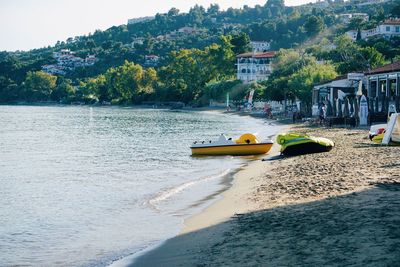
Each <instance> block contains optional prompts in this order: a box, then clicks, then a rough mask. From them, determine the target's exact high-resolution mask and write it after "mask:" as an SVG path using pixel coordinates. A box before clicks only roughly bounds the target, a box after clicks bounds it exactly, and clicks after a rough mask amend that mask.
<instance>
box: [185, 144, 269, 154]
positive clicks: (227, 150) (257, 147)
mask: <svg viewBox="0 0 400 267" xmlns="http://www.w3.org/2000/svg"><path fill="white" fill-rule="evenodd" d="M272 145H273V144H272V143H259V144H233V145H225V146H208V147H191V148H190V149H191V150H192V155H208V156H213V155H232V156H245V155H261V154H266V153H268V151H269V150H270V149H271V147H272Z"/></svg>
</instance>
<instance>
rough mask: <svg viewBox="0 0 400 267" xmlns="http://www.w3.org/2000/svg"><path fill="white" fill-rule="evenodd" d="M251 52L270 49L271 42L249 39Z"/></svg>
mask: <svg viewBox="0 0 400 267" xmlns="http://www.w3.org/2000/svg"><path fill="white" fill-rule="evenodd" d="M250 45H251V47H252V49H253V52H267V51H268V50H270V49H271V43H270V42H266V41H251V42H250Z"/></svg>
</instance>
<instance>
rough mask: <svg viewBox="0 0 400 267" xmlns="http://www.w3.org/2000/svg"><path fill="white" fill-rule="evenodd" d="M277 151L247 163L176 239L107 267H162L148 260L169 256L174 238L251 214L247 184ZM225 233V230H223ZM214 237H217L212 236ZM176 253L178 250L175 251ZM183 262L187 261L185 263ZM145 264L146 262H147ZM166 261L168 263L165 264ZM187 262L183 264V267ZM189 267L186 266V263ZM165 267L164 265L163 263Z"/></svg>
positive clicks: (282, 123) (286, 126) (186, 222)
mask: <svg viewBox="0 0 400 267" xmlns="http://www.w3.org/2000/svg"><path fill="white" fill-rule="evenodd" d="M226 114H228V113H226ZM229 114H230V115H236V116H250V117H252V118H254V119H257V120H262V121H264V122H267V123H269V124H271V123H272V124H275V125H279V126H281V127H283V129H282V131H288V130H290V128H291V126H292V125H290V124H287V123H285V121H278V120H268V119H266V118H262V117H257V116H256V117H254V116H251V115H250V114H243V113H242V114H240V113H236V112H230V113H229ZM270 138H271V139H272V140H273V141H274V144H276V135H272V136H270ZM279 150H280V147H279V146H277V145H274V146H273V147H272V148H271V150H270V151H269V152H268V154H265V155H263V157H260V158H258V159H255V160H254V161H250V162H248V163H247V164H245V166H243V167H241V168H239V169H237V171H236V172H234V173H233V174H232V182H231V185H230V186H228V187H227V188H226V189H225V190H223V191H222V192H220V194H219V198H218V199H216V200H215V201H213V202H211V203H210V204H209V205H207V206H206V207H205V208H204V209H203V210H201V211H200V212H199V213H196V214H194V215H192V216H190V217H188V218H186V219H185V220H184V222H183V228H182V229H181V231H180V232H179V233H178V235H177V236H175V237H172V238H170V239H168V240H164V241H163V242H161V243H160V244H158V245H155V246H153V247H150V248H147V249H145V250H143V251H141V252H138V253H135V254H133V255H131V256H129V257H126V258H124V259H122V260H119V261H117V262H114V263H113V264H112V265H110V267H122V266H164V265H165V263H162V262H153V261H152V260H150V261H149V259H154V258H160V259H164V257H165V256H164V254H169V253H171V250H172V251H173V250H175V245H172V246H171V244H170V242H171V241H173V240H174V239H176V238H179V237H180V236H182V235H187V234H190V233H193V232H196V231H199V230H201V229H204V228H209V227H212V226H214V225H217V224H220V223H223V222H226V221H227V220H229V218H231V217H232V216H235V215H237V214H242V213H246V212H251V211H252V210H253V209H254V206H252V205H251V203H249V202H247V201H246V200H245V196H246V194H247V193H248V192H250V190H251V182H250V180H251V179H252V177H254V176H255V175H260V173H259V171H260V167H259V166H260V165H263V164H265V163H264V162H263V161H262V159H269V158H272V157H275V156H277V155H279V154H280V151H279ZM224 230H226V228H224ZM212 235H213V236H214V235H217V233H213V234H212ZM179 249H181V248H180V247H179ZM186 260H187V259H186ZM148 261H149V262H148ZM167 261H168V260H167ZM172 264H173V265H176V264H178V265H179V263H178V262H175V261H174V262H173V263H172ZM187 264H188V262H185V265H182V266H187ZM189 264H190V263H189ZM167 265H168V263H167Z"/></svg>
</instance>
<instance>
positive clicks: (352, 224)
mask: <svg viewBox="0 0 400 267" xmlns="http://www.w3.org/2000/svg"><path fill="white" fill-rule="evenodd" d="M399 262H400V184H399V183H395V182H393V183H381V184H377V185H375V186H374V187H373V188H370V189H367V190H365V191H361V192H356V193H351V194H348V195H343V196H338V197H332V198H328V199H324V200H320V201H314V202H309V203H304V204H297V205H289V206H283V207H277V208H273V209H268V210H263V211H259V212H253V213H248V214H238V215H236V216H235V217H233V218H231V219H230V220H229V221H227V222H224V223H220V224H218V225H215V226H211V227H208V228H205V229H202V230H199V231H196V232H192V233H188V234H183V235H180V236H177V237H175V238H172V239H170V240H168V241H167V242H165V243H164V244H163V245H162V246H160V247H159V248H157V249H155V250H153V251H151V252H149V253H147V254H145V255H143V256H141V257H140V258H138V260H137V261H136V262H135V263H134V264H132V266H349V265H352V266H396V265H397V266H398V263H399Z"/></svg>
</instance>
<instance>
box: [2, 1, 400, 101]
mask: <svg viewBox="0 0 400 267" xmlns="http://www.w3.org/2000/svg"><path fill="white" fill-rule="evenodd" d="M363 2H364V1H349V2H343V1H328V2H324V3H325V5H321V3H317V4H309V5H304V6H299V7H286V6H285V5H284V2H283V0H268V1H267V2H266V4H265V5H264V6H255V7H254V8H250V7H248V6H244V7H243V8H241V9H234V8H229V9H227V10H226V11H221V10H220V8H219V6H218V5H216V4H214V5H210V6H209V7H207V8H205V7H202V6H197V5H196V6H194V7H193V8H191V9H190V11H189V12H188V13H181V12H179V10H177V9H176V8H171V9H170V11H169V12H168V13H166V14H156V15H155V17H154V19H152V20H149V21H145V22H139V23H135V24H127V25H121V26H114V27H111V28H110V29H108V30H105V31H99V30H98V31H95V32H94V33H93V34H89V35H87V36H77V37H73V38H72V37H71V38H68V39H67V40H66V41H60V42H57V44H56V45H55V46H51V47H47V48H41V49H34V50H31V51H26V52H22V51H17V52H0V102H2V103H14V102H22V101H26V102H31V101H56V102H61V103H71V102H75V101H80V102H85V103H96V102H100V103H101V102H112V103H115V104H131V103H141V102H143V101H182V102H185V103H190V104H195V105H199V104H202V103H207V100H208V99H209V98H210V97H213V98H218V97H219V96H220V95H222V94H223V93H225V92H226V91H229V90H231V89H232V88H235V90H236V91H237V92H236V93H235V94H234V95H235V97H236V98H237V99H242V98H243V95H245V94H246V92H247V90H250V87H251V88H256V89H257V90H256V97H258V98H263V99H272V100H282V99H283V98H285V97H288V96H290V97H291V98H298V99H304V100H307V97H308V96H309V92H308V90H309V89H310V86H312V84H311V83H310V81H312V82H322V81H323V80H324V79H325V80H326V79H331V78H332V77H335V76H336V75H339V74H343V73H346V72H349V71H363V70H365V69H367V68H371V67H376V66H379V65H382V64H385V63H386V62H389V61H391V60H396V59H397V58H398V57H399V55H400V53H399V50H398V47H399V44H400V39H399V38H391V39H383V38H371V39H368V40H367V41H363V40H359V41H357V42H353V41H351V40H350V39H348V38H347V37H345V35H343V34H344V33H345V32H346V31H348V30H352V29H353V30H354V29H355V30H362V29H368V28H370V27H373V26H376V25H378V24H379V23H380V22H381V21H383V20H384V19H385V18H389V17H396V16H400V7H399V6H400V5H399V3H398V1H387V2H384V3H379V4H369V5H362V3H363ZM360 3H361V5H360ZM354 12H363V13H367V14H368V15H369V20H368V21H367V22H366V21H362V20H360V19H358V18H354V19H352V20H351V21H350V22H349V23H343V21H341V20H340V17H338V14H342V13H354ZM250 40H252V41H269V42H271V48H272V49H273V50H276V51H280V52H279V53H278V57H277V59H276V63H275V67H274V69H275V70H276V71H275V72H274V73H273V75H272V76H271V79H270V80H269V81H266V82H262V83H260V84H251V85H246V86H239V87H238V86H237V85H238V84H240V82H238V81H235V70H236V69H235V59H236V55H237V54H239V53H242V52H245V51H249V49H250V47H249V42H250ZM63 49H69V50H70V51H72V52H73V53H74V55H75V56H76V57H80V58H87V57H88V56H89V55H94V56H95V57H96V59H97V61H96V63H94V64H93V65H82V66H80V67H75V68H71V69H69V70H67V71H66V73H65V74H63V75H52V74H48V73H45V72H43V71H41V70H42V66H45V65H51V64H56V59H55V58H54V52H59V51H61V50H63ZM285 49H287V50H285ZM150 55H151V56H156V57H157V59H158V60H157V62H155V63H154V64H148V62H147V61H146V60H147V58H146V56H150ZM321 61H323V62H325V63H324V64H322V65H320V64H317V62H321ZM283 62H285V63H283ZM317 65H318V67H315V66H317ZM288 66H290V67H288ZM318 72H320V74H321V75H319V74H318ZM307 75H308V76H307ZM310 77H314V78H315V79H314V78H310ZM216 88H220V89H219V90H218V92H216ZM238 88H239V89H238ZM291 88H292V89H291ZM299 88H300V89H301V90H300V89H299Z"/></svg>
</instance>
